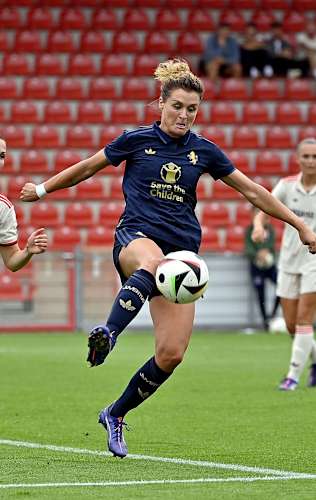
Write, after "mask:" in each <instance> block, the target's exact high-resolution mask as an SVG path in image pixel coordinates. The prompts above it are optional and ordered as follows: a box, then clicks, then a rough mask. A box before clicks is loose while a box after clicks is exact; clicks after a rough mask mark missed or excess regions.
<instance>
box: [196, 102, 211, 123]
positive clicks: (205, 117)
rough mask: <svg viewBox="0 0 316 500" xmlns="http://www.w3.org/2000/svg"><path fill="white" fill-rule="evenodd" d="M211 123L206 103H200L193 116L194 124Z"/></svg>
mask: <svg viewBox="0 0 316 500" xmlns="http://www.w3.org/2000/svg"><path fill="white" fill-rule="evenodd" d="M209 123H211V118H210V110H209V106H208V105H207V103H203V102H202V104H200V107H199V110H198V113H197V115H196V118H195V122H194V124H195V125H208V124H209Z"/></svg>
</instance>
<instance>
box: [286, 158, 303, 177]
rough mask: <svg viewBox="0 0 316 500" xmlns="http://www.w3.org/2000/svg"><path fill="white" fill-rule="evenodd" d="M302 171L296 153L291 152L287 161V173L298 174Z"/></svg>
mask: <svg viewBox="0 0 316 500" xmlns="http://www.w3.org/2000/svg"><path fill="white" fill-rule="evenodd" d="M299 172H300V167H299V164H298V163H297V156H296V153H290V155H289V157H288V161H287V174H288V175H296V174H298V173H299Z"/></svg>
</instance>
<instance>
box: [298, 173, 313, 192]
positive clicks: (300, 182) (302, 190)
mask: <svg viewBox="0 0 316 500" xmlns="http://www.w3.org/2000/svg"><path fill="white" fill-rule="evenodd" d="M302 177H303V174H302V172H300V173H299V174H298V177H297V189H298V190H299V191H301V192H302V193H304V194H307V193H308V194H315V193H316V186H314V187H313V189H311V190H310V191H308V192H307V191H306V189H305V188H304V186H303V184H302Z"/></svg>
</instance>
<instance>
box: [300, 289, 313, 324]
mask: <svg viewBox="0 0 316 500" xmlns="http://www.w3.org/2000/svg"><path fill="white" fill-rule="evenodd" d="M315 313H316V292H312V293H303V294H302V295H301V296H300V298H299V301H298V309H297V324H299V325H311V324H313V323H314V319H315Z"/></svg>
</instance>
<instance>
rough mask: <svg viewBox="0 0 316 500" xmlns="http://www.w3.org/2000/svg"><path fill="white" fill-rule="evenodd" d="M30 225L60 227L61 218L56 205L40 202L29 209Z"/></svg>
mask: <svg viewBox="0 0 316 500" xmlns="http://www.w3.org/2000/svg"><path fill="white" fill-rule="evenodd" d="M30 223H31V224H32V226H34V227H37V228H39V227H53V228H54V227H57V226H60V223H61V217H60V213H59V211H58V208H57V206H56V203H50V202H45V201H41V202H40V203H37V204H36V205H32V206H31V208H30Z"/></svg>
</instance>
